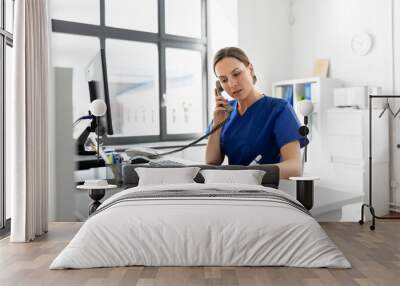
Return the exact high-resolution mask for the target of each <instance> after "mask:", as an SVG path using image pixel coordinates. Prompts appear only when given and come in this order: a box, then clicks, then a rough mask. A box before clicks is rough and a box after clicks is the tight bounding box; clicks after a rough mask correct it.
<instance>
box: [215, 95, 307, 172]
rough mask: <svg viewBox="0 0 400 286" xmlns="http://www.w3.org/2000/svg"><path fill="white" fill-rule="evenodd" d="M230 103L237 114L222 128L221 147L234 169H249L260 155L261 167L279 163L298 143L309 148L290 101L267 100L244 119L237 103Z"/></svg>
mask: <svg viewBox="0 0 400 286" xmlns="http://www.w3.org/2000/svg"><path fill="white" fill-rule="evenodd" d="M228 103H229V105H231V106H232V107H233V111H232V112H231V114H230V115H229V118H228V121H227V122H226V123H225V124H224V126H223V127H222V130H221V138H220V143H221V152H222V154H225V155H226V156H227V157H228V159H229V164H230V165H249V164H250V163H251V162H252V161H253V160H254V159H255V158H256V157H257V156H258V155H261V156H262V158H261V160H260V161H259V163H260V164H275V163H279V162H280V161H281V156H280V149H281V147H282V146H283V145H285V144H287V143H290V142H292V141H296V140H299V141H300V146H301V147H304V146H305V145H306V141H305V138H304V137H303V136H301V135H300V133H299V127H300V122H299V120H298V119H297V116H296V113H295V112H294V110H293V108H292V106H291V105H290V104H289V103H288V102H287V101H286V100H284V99H280V98H274V97H269V96H264V97H262V98H260V99H259V100H257V101H256V102H254V103H253V104H252V105H251V106H250V107H249V108H248V109H247V110H246V112H245V113H244V114H243V115H240V114H239V112H238V110H237V106H238V105H237V101H236V100H231V101H229V102H228ZM211 127H212V124H210V125H209V126H208V131H209V130H211Z"/></svg>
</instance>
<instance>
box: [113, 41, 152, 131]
mask: <svg viewBox="0 0 400 286" xmlns="http://www.w3.org/2000/svg"><path fill="white" fill-rule="evenodd" d="M106 48H107V70H108V83H109V84H108V86H109V91H110V101H111V109H112V122H113V126H114V135H115V136H143V135H144V136H146V135H158V134H160V115H159V108H160V106H159V97H158V90H159V85H158V52H157V45H155V44H153V43H141V42H134V41H121V40H107V41H106ZM126 55H129V56H128V57H127V56H126Z"/></svg>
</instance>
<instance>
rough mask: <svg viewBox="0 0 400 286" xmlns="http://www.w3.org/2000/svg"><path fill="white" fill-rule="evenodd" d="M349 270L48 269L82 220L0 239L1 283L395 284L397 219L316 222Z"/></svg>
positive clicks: (399, 242)
mask: <svg viewBox="0 0 400 286" xmlns="http://www.w3.org/2000/svg"><path fill="white" fill-rule="evenodd" d="M321 225H322V227H323V228H324V229H325V231H326V232H327V233H328V235H329V236H330V238H331V239H332V240H333V241H334V242H335V243H336V245H337V246H338V247H339V248H340V249H341V250H342V251H343V253H344V254H345V256H346V257H347V258H348V259H349V261H350V262H351V264H352V266H353V268H352V269H346V270H344V269H307V268H290V267H142V266H137V267H118V268H100V269H85V270H56V271H55V270H53V271H50V270H49V269H48V267H49V265H50V263H51V261H52V260H53V259H54V258H55V256H56V255H57V254H58V253H59V252H60V251H61V250H62V249H63V248H64V247H65V246H66V244H67V243H68V242H69V241H70V240H71V238H72V237H73V236H74V234H75V233H76V232H77V231H78V229H79V228H80V226H81V223H51V224H50V226H49V229H50V230H49V233H48V234H46V235H45V236H43V237H41V238H39V239H37V240H35V241H34V242H32V243H27V244H24V243H13V244H11V243H9V239H8V238H4V239H2V240H0V285H2V286H7V285H13V286H17V285H57V286H58V285H67V286H72V285H85V286H86V285H96V286H97V285H136V286H163V285H165V286H180V285H199V286H215V285H229V286H235V285H237V286H248V285H255V286H264V285H305V286H314V285H315V286H317V285H350V286H351V285H361V286H364V285H368V286H370V285H376V286H380V285H385V286H391V285H396V286H397V285H400V276H399V273H400V222H398V221H389V220H380V221H378V222H377V227H376V230H375V231H370V230H369V225H368V224H365V225H362V226H360V225H359V224H358V223H321Z"/></svg>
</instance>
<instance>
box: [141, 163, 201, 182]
mask: <svg viewBox="0 0 400 286" xmlns="http://www.w3.org/2000/svg"><path fill="white" fill-rule="evenodd" d="M199 170H200V168H199V167H184V168H142V167H139V168H136V169H135V171H136V173H137V174H138V176H139V183H138V186H150V185H168V184H187V183H195V181H193V179H194V178H195V177H196V175H197V173H198V172H199Z"/></svg>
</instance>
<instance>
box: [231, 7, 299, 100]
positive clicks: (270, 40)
mask: <svg viewBox="0 0 400 286" xmlns="http://www.w3.org/2000/svg"><path fill="white" fill-rule="evenodd" d="M289 5H290V1H289V0H252V1H246V0H238V22H239V23H238V33H239V47H240V48H242V49H244V51H245V52H246V53H247V54H248V56H249V58H250V61H251V62H252V63H253V65H254V69H255V73H256V76H257V78H258V83H257V87H258V88H259V90H260V91H262V92H265V93H266V94H268V95H271V86H272V83H273V82H275V81H278V80H282V79H287V78H288V77H290V75H291V63H292V57H291V50H292V32H291V26H290V24H289V16H290V9H289Z"/></svg>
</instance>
